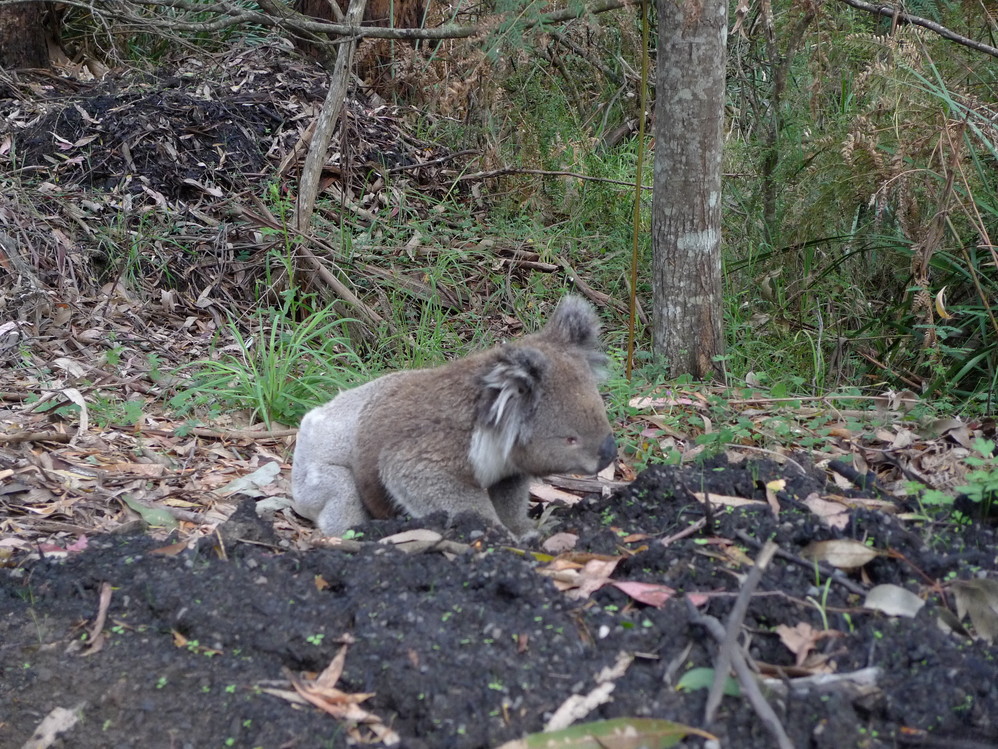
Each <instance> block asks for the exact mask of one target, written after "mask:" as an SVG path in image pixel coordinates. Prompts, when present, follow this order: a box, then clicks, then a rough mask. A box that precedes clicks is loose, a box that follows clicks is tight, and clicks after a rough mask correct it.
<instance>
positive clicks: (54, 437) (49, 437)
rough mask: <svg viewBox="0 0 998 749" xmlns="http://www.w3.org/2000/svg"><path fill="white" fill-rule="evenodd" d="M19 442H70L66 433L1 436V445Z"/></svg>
mask: <svg viewBox="0 0 998 749" xmlns="http://www.w3.org/2000/svg"><path fill="white" fill-rule="evenodd" d="M18 442H69V435H68V434H66V433H65V432H14V433H13V434H0V445H10V444H16V443H18Z"/></svg>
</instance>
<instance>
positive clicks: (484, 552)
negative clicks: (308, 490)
mask: <svg viewBox="0 0 998 749" xmlns="http://www.w3.org/2000/svg"><path fill="white" fill-rule="evenodd" d="M801 468H803V469H804V470H803V471H802V470H801ZM774 481H777V482H783V483H777V484H773V483H772V482H774ZM767 485H769V487H770V489H769V495H770V496H769V499H768V501H767V488H766V487H767ZM777 486H779V487H782V488H780V489H779V490H778V491H775V492H774V491H773V487H777ZM692 488H695V489H696V491H697V492H704V493H706V494H708V495H711V496H714V497H717V498H723V499H724V500H726V501H730V498H731V497H742V498H747V499H753V500H755V501H754V502H753V503H752V504H749V505H745V506H741V507H723V506H722V505H716V506H714V510H713V512H711V513H710V514H709V516H708V513H706V512H705V507H706V505H704V504H703V503H702V502H700V501H698V500H697V499H696V498H695V497H694V496H693V494H691V489H692ZM829 495H834V496H835V497H838V498H839V500H838V501H841V502H844V504H841V505H839V508H840V509H841V508H844V507H846V506H847V505H849V504H850V503H858V504H855V505H854V509H849V510H846V511H845V512H844V514H843V515H842V517H841V519H842V520H845V521H846V522H845V525H844V527H842V528H841V529H833V528H831V527H829V526H828V524H827V523H826V522H825V521H823V520H822V519H821V518H820V517H819V516H818V515H816V514H815V512H814V511H813V510H812V509H811V508H809V507H808V506H807V504H805V502H804V501H802V500H805V499H807V500H808V501H809V502H810V501H813V499H814V498H816V497H828V496H829ZM846 495H856V496H855V499H854V500H850V499H848V498H847V496H846ZM861 504H862V492H859V491H845V492H843V491H842V490H840V489H836V488H834V486H833V485H830V484H829V482H828V481H827V480H826V477H825V476H824V474H823V472H822V471H820V470H817V469H814V468H812V467H809V466H801V467H798V465H797V464H796V463H795V462H789V461H788V462H786V463H785V464H784V465H783V466H779V465H777V464H776V463H775V462H772V461H770V460H748V461H743V462H740V463H737V464H731V463H729V462H728V460H727V459H726V458H724V457H723V456H722V457H718V458H714V459H710V460H707V461H705V462H704V463H703V465H702V466H689V467H685V468H682V469H680V468H674V467H664V466H658V467H654V468H650V469H648V470H647V471H645V472H644V473H643V474H642V475H641V476H640V477H639V478H638V479H637V481H635V482H634V483H632V484H630V485H629V486H627V487H626V488H624V489H621V490H620V491H618V492H617V493H615V494H613V495H612V496H609V497H606V498H601V497H599V496H592V497H590V498H587V499H585V500H583V501H581V502H578V503H577V504H575V505H574V506H572V507H567V508H559V509H558V510H557V511H556V512H555V513H553V515H552V516H551V518H549V524H550V523H553V526H552V528H551V531H549V532H548V533H547V534H546V537H547V538H548V540H549V541H550V540H551V539H552V538H553V539H554V542H555V543H558V544H561V548H566V547H570V550H566V551H561V552H558V553H557V554H554V555H553V558H552V556H545V555H543V554H542V553H539V550H537V549H529V548H528V549H523V550H519V549H516V548H514V547H513V546H511V545H508V543H507V541H506V540H505V539H503V538H502V537H501V536H499V535H497V534H496V533H495V532H492V531H488V530H486V529H484V528H482V527H481V525H480V523H478V521H477V519H476V518H474V517H459V518H458V519H457V521H456V522H455V523H454V524H453V525H446V524H445V523H444V522H443V520H444V519H443V518H429V519H423V521H422V522H415V521H404V520H394V521H375V522H372V523H370V524H368V525H367V526H365V527H362V528H360V529H359V532H358V533H357V534H356V536H355V537H354V539H352V540H350V541H347V542H344V546H343V547H341V548H337V547H336V546H335V545H334V546H332V547H329V548H310V549H304V550H290V549H289V548H288V544H287V542H285V543H284V544H282V543H281V539H280V535H279V533H278V532H275V523H274V522H273V520H272V519H271V520H268V519H262V518H261V517H259V515H258V513H257V512H256V511H255V507H256V503H255V501H254V500H252V499H244V500H243V502H242V503H241V504H239V506H238V508H237V510H236V511H235V512H234V513H233V515H232V516H231V517H230V518H229V519H228V520H227V521H226V522H224V523H222V524H221V525H219V526H218V527H217V532H216V533H214V534H211V535H207V536H203V537H202V538H201V540H200V541H199V542H197V543H187V542H185V541H183V540H181V541H179V542H176V541H175V538H174V537H173V536H171V537H170V538H169V539H159V540H158V539H157V538H155V537H152V536H150V535H147V534H143V533H141V532H122V533H112V534H98V535H78V536H76V537H75V540H74V542H73V543H72V544H69V545H68V546H67V547H66V548H57V547H55V546H53V545H51V544H44V545H43V544H37V545H35V546H34V548H30V547H31V545H27V546H26V547H25V548H23V549H20V550H19V553H17V554H15V555H13V557H12V558H10V559H9V560H8V562H7V565H6V567H5V568H4V569H2V570H0V611H2V612H3V613H2V616H0V705H2V706H3V707H2V708H0V745H2V746H3V747H21V746H32V747H42V746H66V747H69V746H73V747H98V746H114V747H226V746H236V747H318V746H345V745H347V744H348V743H350V742H353V741H361V742H367V741H372V742H374V743H379V742H381V741H384V742H385V743H388V744H393V743H395V744H396V745H398V746H403V747H434V748H437V747H468V748H472V747H496V746H499V745H500V744H502V743H503V742H505V741H509V740H515V739H520V738H522V737H523V736H525V735H526V734H530V733H533V732H539V731H541V730H542V729H544V728H545V727H554V726H557V725H562V724H563V723H561V722H559V721H562V720H563V719H564V717H565V715H566V714H568V715H570V716H571V718H570V719H569V720H568V721H566V722H565V723H568V722H572V721H573V720H574V721H576V722H578V723H580V724H583V725H591V724H592V723H593V722H594V721H599V720H604V719H612V718H627V719H628V720H627V721H626V723H628V724H630V725H632V726H634V727H635V730H637V731H639V732H642V733H643V735H645V736H646V738H648V740H649V743H647V744H645V745H647V746H666V745H670V744H666V743H661V744H655V743H650V737H659V738H661V737H664V736H667V735H669V732H670V731H671V730H672V729H671V727H670V726H669V725H668V724H666V723H664V721H675V722H677V723H679V724H685V725H688V726H701V727H702V728H703V729H704V730H706V731H709V732H710V734H713V735H714V736H716V737H717V738H718V739H719V740H720V745H721V746H724V747H731V748H732V749H742V748H743V749H757V748H758V747H763V746H779V744H778V743H777V739H776V738H774V736H773V734H771V733H770V732H769V729H767V727H766V724H765V722H764V720H763V719H762V718H761V717H760V714H759V713H758V712H757V710H756V709H755V708H753V706H752V704H751V703H750V701H749V699H748V698H747V695H746V692H745V690H744V688H743V689H742V690H741V693H740V694H738V695H731V694H728V695H726V696H724V697H723V699H722V700H721V701H720V705H719V709H718V710H717V712H716V718H714V719H713V720H712V721H710V722H709V723H704V710H705V704H706V702H707V696H708V690H707V687H708V686H709V685H710V675H711V671H710V670H711V669H713V668H714V666H715V664H716V663H717V662H718V659H719V657H720V656H719V653H725V652H728V654H729V655H730V652H729V651H730V650H731V646H724V647H722V646H721V645H720V644H719V641H718V640H717V639H715V637H714V636H712V634H711V633H710V631H709V630H708V629H707V625H705V624H704V622H703V619H702V617H707V618H708V619H715V620H719V622H720V623H721V624H722V625H723V624H725V623H727V622H728V621H729V617H731V615H732V610H733V608H734V604H735V601H736V598H737V597H738V596H739V594H742V595H744V596H747V597H746V598H745V603H746V604H747V609H746V610H745V611H744V613H743V614H742V615H740V616H738V617H737V618H736V619H735V624H734V626H735V630H736V633H740V642H741V643H742V645H741V646H739V650H743V651H744V653H745V654H746V656H747V661H748V662H749V663H751V664H752V667H753V668H754V669H756V670H757V672H758V673H757V676H758V677H759V678H760V679H761V681H760V683H761V684H762V688H761V694H762V695H763V696H764V697H765V699H766V700H768V703H769V704H770V705H771V707H772V710H773V718H772V720H773V721H774V722H775V723H776V724H778V725H779V726H781V729H780V730H782V731H784V732H785V735H786V737H787V741H788V743H786V744H784V746H793V747H828V748H829V749H840V748H841V747H894V746H938V747H988V746H990V747H993V746H995V745H998V724H996V720H995V717H994V716H996V715H998V679H996V676H998V664H996V660H995V655H996V651H995V649H994V648H993V647H992V646H991V645H990V644H988V643H987V642H984V641H982V640H980V639H976V640H975V639H973V638H971V637H970V636H968V634H967V633H966V632H965V631H963V630H962V628H961V627H960V626H959V625H958V624H957V618H956V615H955V614H953V609H954V599H958V600H962V601H971V603H970V604H969V606H970V607H971V608H972V607H973V606H974V605H977V606H981V605H982V604H981V603H980V599H982V598H987V597H988V596H993V593H994V591H993V590H990V589H989V588H987V586H985V587H984V588H982V589H979V590H978V589H975V588H974V587H973V582H972V581H976V580H979V578H980V577H981V576H982V575H985V576H987V577H988V579H990V580H993V579H995V575H996V573H998V565H996V561H995V551H994V550H995V548H998V547H996V538H995V533H994V531H993V529H991V528H989V527H982V526H981V525H979V524H973V523H970V524H966V525H964V526H962V527H958V526H955V525H947V526H940V527H938V528H934V527H932V526H925V525H922V526H917V527H914V526H912V525H910V524H908V523H905V522H902V521H900V520H899V519H898V518H896V517H894V516H892V515H889V514H884V513H882V512H878V511H872V510H868V509H862V508H861V507H859V506H860V505H861ZM777 506H778V508H779V512H778V515H777V514H775V513H774V507H777ZM407 529H408V530H412V529H422V530H421V532H420V533H416V534H408V535H407V536H405V537H403V538H399V536H398V534H399V532H401V531H404V530H407ZM555 531H556V532H557V535H556V534H555ZM386 536H387V537H389V543H381V542H380V541H383V540H384V539H385V537H386ZM392 537H394V538H392ZM438 539H442V540H438ZM831 539H840V540H842V542H843V544H844V545H843V546H842V547H841V548H838V549H831V548H828V549H825V551H824V552H821V551H815V547H814V546H813V544H814V543H815V542H820V541H827V540H831ZM767 540H773V541H775V543H776V544H777V545H778V549H779V551H778V553H777V555H776V557H775V558H774V559H773V560H772V561H771V563H770V564H769V565H768V567H766V568H765V571H764V572H763V574H762V576H761V579H759V580H758V582H757V583H753V584H752V585H753V586H754V587H748V588H746V586H747V585H749V583H748V582H747V581H748V580H749V578H748V577H747V575H746V573H748V572H749V570H750V569H751V568H752V560H753V559H754V558H757V557H758V556H759V554H760V548H761V547H762V545H763V543H764V542H765V541H767ZM856 542H858V543H856ZM407 546H408V547H416V548H408V549H407V548H406V547H407ZM809 549H810V550H809ZM863 550H866V551H868V552H869V553H868V554H864V552H863ZM857 554H858V555H859V557H858V558H856V555H857ZM806 557H809V558H806ZM825 557H827V558H828V559H829V560H830V561H831V562H833V563H835V564H839V565H843V564H845V565H846V566H856V567H857V570H856V571H854V572H853V573H851V574H846V573H844V572H842V571H841V570H838V571H836V570H833V569H831V568H830V566H829V564H828V562H826V561H821V560H822V559H823V558H825ZM843 558H850V561H848V562H845V561H843ZM958 580H962V581H965V582H964V583H963V585H964V586H967V585H969V586H970V587H965V589H963V592H962V598H961V597H960V596H961V588H960V584H959V583H957V582H956V581H958ZM967 581H971V582H970V583H968V582H967ZM884 585H886V586H890V587H889V588H882V589H881V590H891V591H892V592H893V594H894V595H893V596H892V598H895V597H896V598H897V602H896V603H894V604H887V605H883V604H874V603H872V602H871V601H868V600H867V596H868V594H869V591H870V590H871V589H873V588H874V587H875V586H884ZM899 589H903V590H906V591H909V592H910V596H911V599H912V600H913V601H914V604H915V605H914V606H911V605H910V604H911V601H906V600H905V597H904V596H900V597H898V596H897V594H898V591H899ZM975 592H976V593H977V595H976V597H975V595H974V593H975ZM975 600H976V601H978V603H977V604H975V603H973V601H975ZM923 603H924V605H922V604H923ZM864 604H866V605H864ZM983 605H985V606H987V605H988V604H983ZM991 605H993V601H991ZM891 606H896V607H897V608H896V609H894V608H891ZM883 609H886V610H888V611H891V612H892V613H891V614H887V613H884V610H883ZM972 615H973V612H972ZM973 616H974V621H975V623H980V622H981V621H985V620H986V619H987V617H986V616H980V615H973ZM991 616H992V617H994V614H993V612H992V614H991ZM943 624H945V625H946V626H942V625H943ZM331 664H332V669H331V671H330V672H327V673H326V675H325V678H323V677H319V676H317V674H318V673H321V672H323V671H324V670H325V669H327V667H330V665H331ZM703 669H707V670H706V671H705V670H703ZM337 677H338V678H337ZM302 695H309V697H310V699H311V700H312V701H313V703H318V704H319V705H321V706H322V708H323V709H320V707H317V706H315V704H309V702H307V701H306V699H304V698H303V697H302ZM46 716H48V717H46ZM639 719H654V721H657V722H648V723H642V722H641V720H639ZM50 721H55V722H56V723H57V724H59V725H61V731H55V730H53V731H52V732H50V733H48V734H45V733H44V731H42V734H41V735H40V736H39V735H38V734H36V737H37V738H36V740H35V742H34V743H32V742H30V741H29V738H30V737H31V736H32V734H33V733H34V732H36V729H39V727H40V726H43V725H46V724H47V723H49V722H50ZM39 730H41V729H39ZM593 730H598V726H597V728H596V729H593ZM681 734H682V731H680V735H681ZM59 737H61V738H59ZM706 740H707V739H704V738H703V737H702V736H701V735H696V736H691V737H689V738H687V739H686V743H684V744H683V745H684V746H686V745H688V746H703V745H705V744H704V742H705V741H706ZM574 741H575V742H577V743H572V742H570V741H566V743H560V744H558V746H570V747H582V746H597V744H595V743H584V740H583V739H581V738H576V739H574ZM605 741H606V743H604V744H599V746H611V747H619V746H636V745H637V744H631V743H628V744H625V743H620V742H619V741H618V742H617V743H614V740H613V739H606V740H605ZM529 745H530V746H540V745H541V744H529ZM519 746H527V744H520V745H519Z"/></svg>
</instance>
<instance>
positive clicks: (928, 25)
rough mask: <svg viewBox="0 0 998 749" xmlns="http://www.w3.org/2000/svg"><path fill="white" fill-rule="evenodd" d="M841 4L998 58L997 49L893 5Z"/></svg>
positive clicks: (853, 1) (852, 0) (853, 0)
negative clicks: (885, 17) (905, 24)
mask: <svg viewBox="0 0 998 749" xmlns="http://www.w3.org/2000/svg"><path fill="white" fill-rule="evenodd" d="M841 2H843V3H845V4H846V5H848V6H850V7H852V8H856V9H857V10H865V11H866V12H867V13H874V14H876V15H878V16H887V17H888V18H896V19H897V20H898V21H904V22H905V23H910V24H911V25H912V26H921V27H922V28H923V29H928V30H929V31H931V32H933V33H935V34H938V35H939V36H941V37H942V38H943V39H949V40H950V41H951V42H956V43H957V44H962V45H963V46H964V47H970V48H971V49H976V50H977V51H978V52H983V53H984V54H986V55H991V56H992V57H998V47H992V46H991V45H989V44H985V43H984V42H979V41H977V40H976V39H969V38H967V37H965V36H962V35H960V34H957V33H956V32H955V31H950V30H949V29H947V28H946V27H945V26H943V25H941V24H938V23H936V22H935V21H930V20H929V19H928V18H922V17H921V16H913V15H912V14H911V13H905V12H904V11H903V10H901V9H900V8H895V7H894V6H893V5H878V4H875V3H867V2H864V0H841Z"/></svg>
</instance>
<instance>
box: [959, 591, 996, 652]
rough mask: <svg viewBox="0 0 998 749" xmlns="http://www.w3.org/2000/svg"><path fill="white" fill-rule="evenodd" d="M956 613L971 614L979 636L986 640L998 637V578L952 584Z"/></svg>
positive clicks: (991, 640)
mask: <svg viewBox="0 0 998 749" xmlns="http://www.w3.org/2000/svg"><path fill="white" fill-rule="evenodd" d="M951 589H952V591H953V597H954V598H955V599H956V615H957V616H958V617H959V618H960V619H963V617H964V616H965V615H969V616H970V622H971V624H973V625H974V630H975V631H976V632H977V636H978V637H980V638H981V639H982V640H984V641H985V642H988V643H991V642H994V639H995V637H998V580H990V579H987V578H984V579H980V580H958V581H957V582H955V583H953V585H952V586H951Z"/></svg>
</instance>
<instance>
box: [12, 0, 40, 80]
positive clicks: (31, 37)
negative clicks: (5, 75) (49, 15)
mask: <svg viewBox="0 0 998 749" xmlns="http://www.w3.org/2000/svg"><path fill="white" fill-rule="evenodd" d="M42 10H43V5H42V4H41V3H15V4H13V5H0V68H4V69H6V70H11V69H14V68H47V67H48V64H49V53H48V43H47V42H46V39H45V27H44V25H43V23H42Z"/></svg>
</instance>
